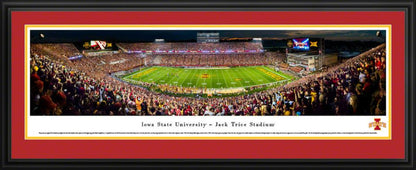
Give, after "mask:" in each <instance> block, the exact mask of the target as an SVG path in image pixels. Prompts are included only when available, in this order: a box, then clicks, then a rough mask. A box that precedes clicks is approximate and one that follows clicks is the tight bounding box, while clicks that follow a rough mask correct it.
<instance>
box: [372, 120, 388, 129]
mask: <svg viewBox="0 0 416 170" xmlns="http://www.w3.org/2000/svg"><path fill="white" fill-rule="evenodd" d="M369 126H370V127H369V128H372V127H374V130H381V128H380V127H383V128H386V123H384V122H381V119H380V118H374V122H371V123H370V124H369Z"/></svg>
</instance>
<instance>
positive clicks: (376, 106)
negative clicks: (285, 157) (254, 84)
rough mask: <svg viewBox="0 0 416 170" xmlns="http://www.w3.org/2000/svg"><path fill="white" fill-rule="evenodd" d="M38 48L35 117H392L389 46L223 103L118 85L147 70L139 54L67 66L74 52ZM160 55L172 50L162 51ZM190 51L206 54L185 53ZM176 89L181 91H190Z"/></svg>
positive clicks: (33, 64) (208, 60)
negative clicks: (117, 74)
mask: <svg viewBox="0 0 416 170" xmlns="http://www.w3.org/2000/svg"><path fill="white" fill-rule="evenodd" d="M181 45H182V46H179V45H178V47H175V48H179V49H181V48H183V46H184V44H181ZM214 46H215V45H214ZM32 47H34V48H33V49H31V61H30V74H31V75H30V88H31V94H30V101H31V103H30V107H31V114H33V115H176V116H188V115H195V116H197V115H198V116H202V115H206V114H205V113H206V112H213V113H214V115H217V114H221V115H233V116H244V115H293V116H294V115H325V114H327V115H370V114H371V115H385V114H386V112H385V111H386V50H385V48H386V47H385V45H381V46H378V47H377V48H374V49H372V50H370V51H367V52H365V53H363V54H361V55H359V56H357V57H354V58H352V59H349V60H347V61H346V62H344V63H342V64H340V65H337V66H334V67H330V68H329V69H328V70H327V71H325V72H321V73H317V74H311V75H308V76H305V77H303V78H301V79H299V80H296V81H294V82H291V83H289V84H286V85H284V86H280V87H276V88H271V89H268V90H266V91H261V92H256V93H254V94H250V95H242V96H235V97H224V98H193V97H175V96H170V95H167V94H162V93H158V92H154V91H149V90H148V89H146V88H143V87H140V86H136V85H132V84H129V83H126V82H122V81H119V80H118V79H116V78H114V77H112V76H109V75H108V74H107V73H109V72H113V71H120V70H128V69H131V68H134V67H137V66H141V65H143V59H142V58H140V57H137V56H135V55H133V54H124V53H122V54H113V55H110V56H97V57H88V58H86V57H84V58H82V59H80V60H76V61H72V62H69V61H67V62H63V61H65V60H64V59H65V57H66V56H69V55H71V54H73V52H74V51H73V50H72V49H71V48H65V47H64V48H59V47H60V46H59V47H58V46H55V45H45V44H41V45H32ZM124 47H125V48H130V49H139V47H142V45H141V44H140V46H139V45H138V43H135V44H124ZM144 47H145V48H149V49H154V48H156V47H154V44H144V45H143V48H144ZM157 48H162V49H166V48H167V47H165V46H159V45H158V46H157ZM169 48H171V47H169ZM186 48H190V49H195V48H200V46H196V47H195V46H192V45H191V46H188V45H186ZM210 48H212V47H210ZM250 48H251V47H250ZM253 48H255V47H253ZM67 50H68V51H67ZM161 55H163V54H161ZM228 56H232V57H228ZM251 56H253V54H251ZM254 56H259V57H254V59H253V60H251V57H247V56H246V54H233V55H225V54H224V56H223V55H217V56H214V57H211V56H210V55H209V54H207V55H199V56H197V57H196V56H192V55H177V54H174V55H169V57H163V58H162V59H161V60H162V61H161V62H162V63H172V62H175V63H178V64H181V65H188V64H189V65H193V64H196V63H199V64H200V65H218V64H224V63H229V61H231V62H230V63H231V64H252V63H253V62H254V63H255V64H262V62H263V61H262V60H261V57H263V56H262V55H254ZM153 57H155V56H153ZM249 58H250V59H249ZM152 86H154V85H153V84H148V85H146V87H152ZM167 88H175V87H167ZM176 88H177V89H175V90H177V91H183V90H192V89H182V88H178V87H176Z"/></svg>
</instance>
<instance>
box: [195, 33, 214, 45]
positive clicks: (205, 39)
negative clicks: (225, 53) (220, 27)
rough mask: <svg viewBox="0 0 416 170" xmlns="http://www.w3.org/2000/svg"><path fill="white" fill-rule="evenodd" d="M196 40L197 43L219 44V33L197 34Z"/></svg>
mask: <svg viewBox="0 0 416 170" xmlns="http://www.w3.org/2000/svg"><path fill="white" fill-rule="evenodd" d="M196 39H197V42H198V43H218V42H220V33H218V32H211V33H206V32H205V33H204V32H198V33H197V34H196Z"/></svg>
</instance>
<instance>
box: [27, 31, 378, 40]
mask: <svg viewBox="0 0 416 170" xmlns="http://www.w3.org/2000/svg"><path fill="white" fill-rule="evenodd" d="M197 32H219V33H220V38H264V39H267V38H275V39H286V38H297V37H312V38H325V39H326V40H336V41H357V40H358V41H378V42H384V41H385V35H386V31H381V33H382V36H381V37H377V36H376V32H377V30H374V31H373V30H363V31H360V30H351V31H350V30H322V31H321V30H291V31H283V30H235V31H234V30H218V31H214V30H208V31H206V30H114V31H110V30H32V31H31V42H84V41H90V40H105V41H109V42H151V41H154V39H165V41H167V42H175V41H193V40H196V34H197ZM40 34H43V35H44V36H45V37H44V38H41V36H40Z"/></svg>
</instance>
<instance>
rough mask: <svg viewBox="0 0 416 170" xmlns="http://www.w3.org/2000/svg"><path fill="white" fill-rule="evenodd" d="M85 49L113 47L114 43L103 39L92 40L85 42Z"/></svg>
mask: <svg viewBox="0 0 416 170" xmlns="http://www.w3.org/2000/svg"><path fill="white" fill-rule="evenodd" d="M83 47H84V49H92V50H106V49H111V48H112V47H113V44H112V43H109V42H106V41H101V40H91V41H90V42H84V45H83Z"/></svg>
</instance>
